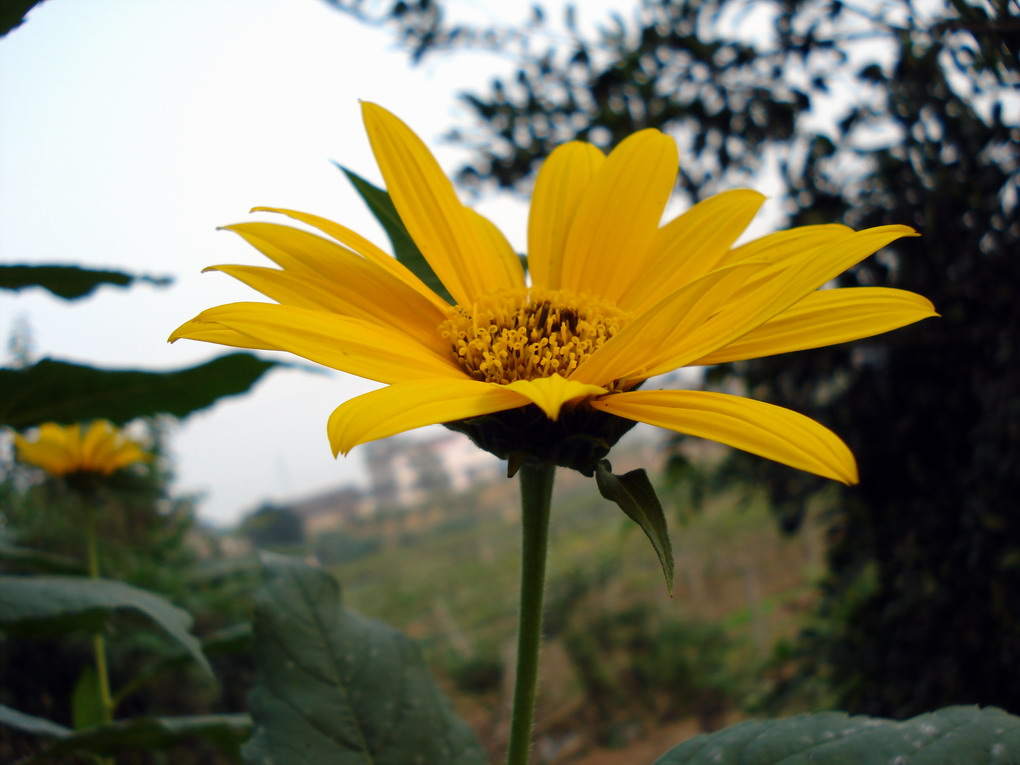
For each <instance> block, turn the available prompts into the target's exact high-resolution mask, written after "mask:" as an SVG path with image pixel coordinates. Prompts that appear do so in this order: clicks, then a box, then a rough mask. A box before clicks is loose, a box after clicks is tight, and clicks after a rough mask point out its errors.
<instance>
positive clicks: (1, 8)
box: [0, 0, 42, 37]
mask: <svg viewBox="0 0 1020 765" xmlns="http://www.w3.org/2000/svg"><path fill="white" fill-rule="evenodd" d="M41 2H42V0H4V2H2V3H0V37H3V36H4V35H6V34H7V33H8V32H10V31H11V30H12V29H14V28H15V27H19V26H21V24H22V22H23V21H24V20H25V15H26V14H27V13H28V12H29V11H30V10H32V8H33V7H34V6H35V5H36V4H38V3H41Z"/></svg>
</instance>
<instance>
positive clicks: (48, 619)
mask: <svg viewBox="0 0 1020 765" xmlns="http://www.w3.org/2000/svg"><path fill="white" fill-rule="evenodd" d="M116 611H131V612H134V613H138V614H141V615H143V616H145V617H146V618H147V619H149V620H150V621H151V622H153V623H154V624H156V625H157V626H158V627H160V628H161V629H162V630H163V632H165V633H166V634H167V635H169V636H170V637H171V638H173V640H174V641H175V642H176V643H177V644H178V645H179V646H181V647H182V648H183V649H184V650H186V651H187V652H188V654H189V655H190V656H191V658H192V659H194V660H195V661H196V662H197V663H198V664H199V666H201V667H202V669H204V670H205V671H206V672H207V673H208V674H209V675H210V676H211V675H212V670H211V669H210V668H209V663H208V662H207V661H206V658H205V655H204V654H203V653H202V648H201V645H200V644H199V642H198V639H197V638H196V637H195V636H194V635H192V634H191V632H190V629H191V616H190V614H188V613H187V612H186V611H182V610H181V609H179V608H177V607H176V606H174V605H173V604H171V603H170V602H169V601H167V600H165V599H164V598H162V597H160V596H159V595H156V594H154V593H151V592H148V591H147V590H140V589H138V588H137V587H132V586H131V585H129V584H124V583H123V582H116V581H113V580H112V579H86V578H84V577H74V576H0V629H2V630H7V631H10V632H17V633H19V634H21V633H28V634H56V633H59V632H61V631H64V630H72V629H80V630H86V631H89V632H95V631H97V630H99V629H100V628H101V627H102V625H103V624H104V623H105V621H106V620H107V619H109V617H110V615H111V614H112V613H114V612H116Z"/></svg>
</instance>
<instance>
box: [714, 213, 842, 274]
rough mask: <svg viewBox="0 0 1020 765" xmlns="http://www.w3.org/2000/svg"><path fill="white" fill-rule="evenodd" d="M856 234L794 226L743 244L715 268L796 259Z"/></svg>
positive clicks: (827, 227)
mask: <svg viewBox="0 0 1020 765" xmlns="http://www.w3.org/2000/svg"><path fill="white" fill-rule="evenodd" d="M856 233H857V232H856V231H854V230H853V229H852V228H850V227H849V226H844V225H842V224H839V223H825V224H821V225H817V226H797V227H796V228H789V229H785V230H784V231H776V232H774V233H772V234H767V235H765V236H763V237H760V238H758V239H754V240H752V241H750V242H748V243H747V244H742V245H740V246H739V247H734V248H733V249H732V250H730V251H729V252H727V253H726V254H724V255H723V257H722V259H721V260H720V261H719V264H718V265H719V266H728V265H730V264H731V263H740V262H741V261H744V260H752V259H753V260H759V261H761V260H765V261H769V262H771V263H776V262H779V261H780V260H785V259H789V258H796V257H799V256H800V255H803V254H804V253H806V252H807V251H808V250H818V249H820V248H822V247H827V246H829V245H832V244H835V243H836V242H838V241H841V240H843V239H846V238H847V237H851V236H853V235H854V234H856Z"/></svg>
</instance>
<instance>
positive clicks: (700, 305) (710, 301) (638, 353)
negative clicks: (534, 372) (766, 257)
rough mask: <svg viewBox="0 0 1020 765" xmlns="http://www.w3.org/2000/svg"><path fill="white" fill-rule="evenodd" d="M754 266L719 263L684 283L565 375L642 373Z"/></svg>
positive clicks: (595, 377) (582, 378)
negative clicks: (716, 268)
mask: <svg viewBox="0 0 1020 765" xmlns="http://www.w3.org/2000/svg"><path fill="white" fill-rule="evenodd" d="M755 267H756V266H755V264H747V263H742V264H737V265H735V266H729V267H727V268H721V269H719V270H717V271H713V272H712V273H709V274H705V275H704V276H702V277H700V278H698V279H695V280H694V281H693V282H691V283H689V284H687V285H685V286H684V287H682V288H681V289H679V290H677V291H676V292H674V293H673V294H672V295H670V296H669V297H667V298H666V299H664V300H662V301H660V302H659V303H658V305H656V306H655V307H654V308H652V309H651V310H648V311H645V312H644V313H643V314H641V315H640V316H638V317H637V318H636V319H635V320H634V321H632V322H631V323H630V324H628V325H627V326H625V327H624V328H623V329H622V330H620V332H618V333H617V334H616V335H615V336H613V337H612V338H610V339H609V341H608V342H607V343H606V344H605V345H603V346H602V347H601V348H599V349H598V350H597V351H595V353H593V354H592V355H591V356H589V357H588V358H587V359H586V360H585V361H583V362H582V363H581V364H580V365H579V366H578V367H577V369H575V370H574V371H573V373H572V374H571V375H570V379H571V380H577V381H579V382H587V383H593V384H608V383H610V382H612V381H614V380H628V379H640V378H644V377H648V376H649V375H648V374H646V368H647V366H648V364H649V363H652V362H655V361H656V360H657V359H658V358H659V357H660V355H661V353H662V349H663V347H666V348H669V347H673V346H676V345H679V344H682V343H683V342H684V338H685V337H686V336H687V335H688V334H689V333H690V332H692V331H694V330H696V329H697V328H698V327H700V326H701V325H702V324H704V323H705V322H706V321H707V320H708V319H709V318H710V317H711V316H713V315H715V314H716V313H718V311H719V309H720V308H721V307H722V306H724V305H726V303H727V301H729V300H730V299H731V297H732V295H733V294H734V293H735V292H736V291H737V290H739V289H740V288H741V287H742V286H743V284H744V283H745V282H746V280H747V276H748V274H749V273H752V269H753V268H755ZM758 267H760V266H758Z"/></svg>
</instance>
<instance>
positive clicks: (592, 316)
mask: <svg viewBox="0 0 1020 765" xmlns="http://www.w3.org/2000/svg"><path fill="white" fill-rule="evenodd" d="M629 319H630V317H629V316H628V314H626V313H625V312H623V311H621V310H620V309H619V308H617V307H616V306H615V305H613V304H612V303H609V302H607V301H604V300H599V299H598V298H595V297H592V296H590V295H574V294H571V293H569V292H565V291H562V290H555V291H547V290H531V291H529V292H526V293H523V294H511V295H503V296H497V297H494V298H486V299H483V300H480V301H478V302H476V303H474V304H473V305H471V306H463V305H458V306H456V307H455V308H453V309H452V310H451V312H450V318H448V319H447V320H446V321H445V322H443V323H442V324H441V325H440V326H439V333H440V335H442V337H443V338H444V339H446V340H447V341H448V342H449V343H450V347H451V349H452V351H453V355H454V359H455V360H456V362H457V363H458V364H459V365H460V367H461V368H462V369H463V370H464V371H465V372H466V373H467V374H468V375H470V376H471V377H472V378H473V379H475V380H479V381H481V382H489V383H497V384H500V385H509V384H510V383H513V382H516V381H518V380H536V379H539V378H543V377H549V376H551V375H553V374H559V375H560V376H562V377H567V376H568V375H570V373H571V372H573V371H574V370H575V369H576V368H577V367H578V366H579V365H580V364H581V363H582V362H584V361H585V360H586V359H587V358H588V357H589V356H591V355H592V354H593V353H595V351H597V350H598V349H599V348H601V347H602V346H603V345H605V343H606V342H607V341H608V340H609V339H610V338H611V337H613V336H614V335H615V334H616V333H618V332H619V331H620V330H621V329H622V328H623V327H624V326H625V325H626V324H627V323H628V321H629Z"/></svg>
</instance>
